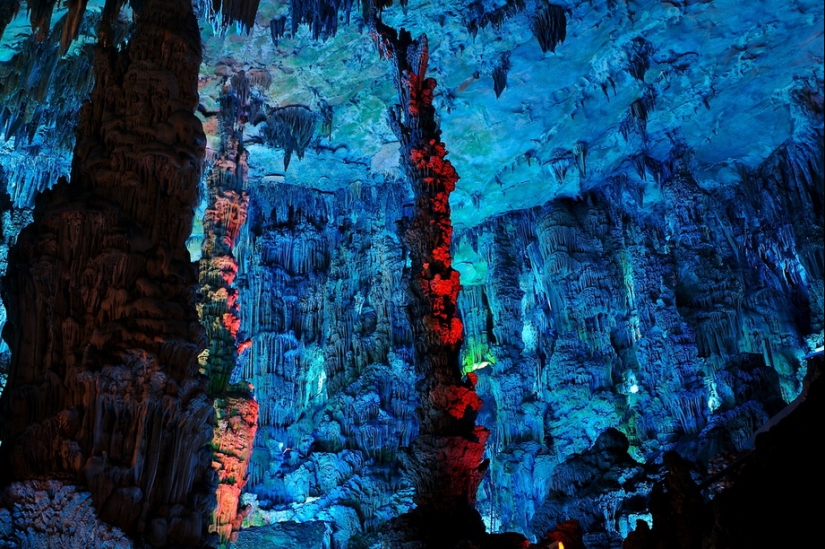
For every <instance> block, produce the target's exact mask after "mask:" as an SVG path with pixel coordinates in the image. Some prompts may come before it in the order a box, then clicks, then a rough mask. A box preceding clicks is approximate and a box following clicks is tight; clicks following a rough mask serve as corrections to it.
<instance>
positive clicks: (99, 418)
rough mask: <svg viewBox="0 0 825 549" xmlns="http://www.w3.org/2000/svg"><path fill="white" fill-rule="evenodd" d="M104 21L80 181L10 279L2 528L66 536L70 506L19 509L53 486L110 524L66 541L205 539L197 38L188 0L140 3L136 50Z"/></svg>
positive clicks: (46, 539) (57, 197)
mask: <svg viewBox="0 0 825 549" xmlns="http://www.w3.org/2000/svg"><path fill="white" fill-rule="evenodd" d="M107 23H110V22H105V21H104V26H103V27H102V29H103V30H102V31H101V36H102V37H103V38H102V40H101V43H100V44H99V45H98V46H97V48H96V50H95V60H94V70H95V74H94V75H95V86H94V89H93V90H92V93H91V96H90V98H89V100H88V102H87V103H85V105H84V107H83V109H82V112H81V115H80V123H79V126H78V130H77V136H78V140H77V145H76V147H75V155H74V161H73V165H72V180H71V182H70V183H68V182H63V183H61V184H59V185H57V186H56V187H55V188H54V189H52V190H51V191H49V192H47V193H44V194H43V195H41V196H40V197H39V199H38V203H37V206H36V208H35V214H34V217H35V219H34V222H33V223H32V224H31V225H30V226H29V227H27V228H26V230H24V231H23V232H22V233H21V234H20V236H19V237H18V240H17V245H16V247H14V248H13V249H12V251H11V253H10V257H9V268H8V272H7V273H6V276H5V279H4V283H3V294H4V295H3V299H4V302H5V304H6V307H7V308H8V315H9V322H8V323H7V324H6V327H5V330H4V337H5V339H6V341H7V342H8V344H9V347H10V349H11V355H12V358H11V365H10V374H9V381H8V384H7V386H6V389H5V391H4V393H3V397H2V401H1V402H0V404H1V405H2V414H3V419H4V421H3V445H2V451H1V452H2V453H1V454H0V460H2V463H3V466H2V471H3V475H4V477H5V482H6V483H8V482H10V481H13V484H12V485H11V486H10V487H9V488H8V489H7V491H6V501H7V502H9V510H10V512H11V514H12V517H13V519H14V522H13V528H12V529H13V532H12V533H10V534H8V533H7V534H6V539H8V540H11V541H17V542H19V543H24V540H28V542H30V543H35V541H36V543H38V544H47V543H49V544H51V543H55V541H54V540H53V539H51V538H52V536H53V535H56V534H55V532H56V531H57V530H55V527H54V526H53V525H52V524H51V523H52V522H53V521H58V522H61V521H62V520H64V518H62V517H61V514H62V513H65V512H67V511H60V507H59V506H57V508H56V510H55V511H54V512H44V513H42V514H38V513H36V512H35V513H32V514H28V515H26V513H27V511H26V509H28V507H26V505H27V503H26V502H27V501H28V500H27V497H28V496H26V493H27V491H31V490H39V491H43V490H45V491H46V492H47V493H48V494H54V495H53V496H51V495H50V496H49V497H52V498H62V499H63V500H65V499H67V498H68V499H69V500H72V501H73V502H74V503H71V504H64V505H68V506H69V507H70V508H76V506H77V505H82V504H83V505H88V504H86V503H84V501H87V498H88V497H89V494H90V496H91V503H92V505H93V506H94V509H95V510H96V512H97V514H98V516H99V517H100V519H101V520H102V521H104V522H105V523H107V524H108V525H110V526H109V527H106V528H101V527H98V526H97V524H98V523H97V522H89V521H88V520H86V519H84V520H83V521H81V522H80V524H78V526H79V528H77V529H76V530H74V534H72V535H69V533H66V534H65V537H64V538H62V539H64V541H63V543H65V546H67V547H80V546H90V545H93V544H96V543H102V542H103V541H105V540H120V542H119V543H121V545H122V544H123V543H125V541H124V538H123V537H122V535H120V534H117V531H118V530H120V531H122V532H124V533H125V534H127V535H128V536H129V538H130V539H131V541H133V542H136V543H138V544H148V545H150V546H153V547H167V546H188V547H201V546H203V545H204V544H205V543H206V539H207V526H208V524H209V520H210V514H211V509H212V508H213V507H214V504H215V495H214V473H213V471H212V469H211V461H212V452H211V448H210V442H211V440H212V422H213V417H214V409H213V407H212V402H211V401H210V400H209V399H207V395H206V382H207V379H206V378H205V377H204V376H202V375H201V374H200V373H199V372H198V368H199V365H198V355H199V354H200V353H201V351H202V349H203V348H204V347H205V345H206V341H205V338H204V331H203V328H202V327H201V325H200V323H199V322H198V316H197V312H196V310H195V295H194V292H193V288H194V286H195V284H196V282H197V275H196V269H195V266H194V265H193V264H192V263H191V262H190V260H189V253H188V251H187V249H186V247H185V243H186V240H187V238H188V236H189V233H190V231H191V227H192V216H193V213H194V209H193V205H194V203H195V201H196V198H197V196H198V183H199V179H200V173H201V161H202V159H203V155H204V146H205V144H206V143H205V136H204V133H203V129H202V127H201V122H200V121H199V120H198V119H197V118H196V117H195V115H194V114H193V113H194V110H195V107H196V106H197V104H198V92H197V81H198V69H199V66H200V62H201V43H200V35H199V32H198V26H197V21H196V19H195V16H194V13H193V10H192V6H191V4H190V3H189V2H187V1H185V0H182V1H177V0H173V1H167V0H163V1H158V0H150V1H147V2H145V3H143V4H142V6H141V7H140V9H139V10H138V13H137V21H136V27H135V30H134V33H133V35H132V37H131V40H130V42H129V44H128V45H127V46H125V47H121V45H120V44H113V43H109V42H107V40H106V36H105V28H106V25H107ZM43 478H46V479H55V481H57V480H58V479H59V482H57V485H56V486H54V487H47V486H45V485H44V484H43V481H42V480H39V479H43ZM37 493H38V494H40V493H41V492H37ZM58 494H59V496H58ZM39 497H40V496H38V498H39ZM73 512H74V511H73ZM20 513H23V516H24V517H25V518H23V519H21V518H20V517H21V515H20ZM87 516H88V515H87ZM92 516H93V515H92ZM67 518H68V519H69V520H71V518H70V516H69V517H67ZM30 528H31V529H33V530H34V532H39V535H33V534H32V533H31V532H30V531H29V530H28V529H30ZM90 529H91V530H94V529H97V532H98V535H92V534H91V533H90V531H89V530H90ZM64 531H65V528H64ZM32 537H36V538H37V539H36V540H34V539H32ZM84 544H87V545H84Z"/></svg>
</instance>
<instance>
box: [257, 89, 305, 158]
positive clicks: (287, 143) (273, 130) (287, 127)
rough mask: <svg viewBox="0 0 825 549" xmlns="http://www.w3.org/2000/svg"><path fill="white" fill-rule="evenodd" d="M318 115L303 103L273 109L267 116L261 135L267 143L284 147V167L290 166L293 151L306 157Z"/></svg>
mask: <svg viewBox="0 0 825 549" xmlns="http://www.w3.org/2000/svg"><path fill="white" fill-rule="evenodd" d="M316 122H317V115H316V114H315V113H314V112H312V111H311V110H309V109H308V108H307V107H304V106H303V105H290V106H287V107H280V108H275V109H272V110H271V111H270V112H269V114H268V115H267V117H266V123H265V125H264V127H263V129H262V130H261V135H262V136H263V138H264V141H265V142H266V143H267V145H269V146H271V147H277V148H279V149H284V169H287V168H288V167H289V160H290V158H292V153H293V152H296V153H298V158H303V157H304V152H305V151H306V149H307V147H308V146H309V143H310V141H311V140H312V136H313V134H314V133H315V124H316Z"/></svg>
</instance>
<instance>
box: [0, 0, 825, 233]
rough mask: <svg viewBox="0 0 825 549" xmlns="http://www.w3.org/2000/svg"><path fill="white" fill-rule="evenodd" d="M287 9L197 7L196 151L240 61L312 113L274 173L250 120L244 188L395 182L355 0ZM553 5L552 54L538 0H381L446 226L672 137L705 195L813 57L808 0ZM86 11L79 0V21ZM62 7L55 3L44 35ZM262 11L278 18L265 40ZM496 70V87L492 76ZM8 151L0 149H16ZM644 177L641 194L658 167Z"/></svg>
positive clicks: (374, 71) (580, 180) (771, 118)
mask: <svg viewBox="0 0 825 549" xmlns="http://www.w3.org/2000/svg"><path fill="white" fill-rule="evenodd" d="M291 5H292V4H291V3H289V2H284V1H274V2H268V1H264V2H262V3H261V5H260V7H259V9H258V11H257V15H256V17H255V22H254V24H253V25H252V26H251V28H249V29H245V28H244V26H243V25H241V24H231V25H230V26H229V28H221V26H220V25H218V24H216V23H214V22H212V21H210V20H208V18H207V17H205V16H202V17H201V29H202V37H203V51H204V63H203V66H202V69H201V84H200V88H201V105H202V109H201V112H202V114H204V113H205V116H203V120H204V123H205V129H206V131H207V134H209V137H210V146H211V148H212V149H213V150H214V149H215V148H216V147H217V146H218V145H217V143H218V140H219V138H218V135H217V124H216V122H215V120H214V117H212V118H210V117H209V116H208V115H209V113H210V112H215V111H217V110H218V105H217V101H218V97H219V95H220V90H221V88H222V86H224V85H225V83H226V81H227V79H228V78H230V77H231V76H232V75H233V74H236V73H238V72H239V71H241V70H244V71H246V72H247V73H248V74H249V75H250V76H251V77H252V81H253V82H254V83H255V85H254V89H253V93H254V94H256V95H257V96H259V97H260V99H261V102H262V103H263V104H264V105H265V106H264V107H263V108H264V109H265V108H273V107H284V106H289V105H303V106H305V107H307V108H309V109H311V110H312V111H314V112H316V113H317V114H318V117H317V119H318V129H317V131H316V132H315V136H314V137H313V140H312V142H311V143H310V145H309V147H308V148H307V150H306V151H305V154H304V155H303V158H302V159H297V160H295V161H293V162H292V163H291V164H290V165H289V167H288V168H287V169H284V162H283V160H284V158H283V157H284V151H283V150H279V149H277V148H273V147H270V146H267V145H266V144H265V143H264V142H262V141H263V140H262V139H260V138H259V135H258V134H259V130H260V129H261V124H253V122H254V121H253V120H250V122H249V123H248V124H247V128H246V135H245V137H246V139H247V149H248V150H249V165H250V179H251V180H256V179H259V180H262V181H277V182H285V183H288V184H295V185H301V186H306V187H310V188H317V189H326V190H330V189H334V188H339V187H341V186H346V185H351V184H352V183H353V182H356V181H360V182H361V183H362V184H373V183H375V184H380V183H381V181H383V180H385V179H386V178H397V177H398V175H399V172H398V170H399V166H398V142H397V140H396V138H395V136H394V135H393V134H392V132H391V131H390V128H389V126H388V123H387V111H388V108H389V107H390V106H391V105H393V104H395V103H396V102H397V99H396V93H395V91H394V87H393V84H392V80H391V78H390V77H389V73H388V65H387V64H386V62H385V61H384V60H382V59H381V58H380V57H379V55H378V54H377V51H376V48H375V45H374V43H373V40H372V39H371V37H370V32H369V29H368V28H366V26H365V24H364V21H363V19H362V16H361V14H360V7H359V6H353V7H352V8H351V9H350V10H346V9H341V10H340V11H339V16H338V17H339V22H338V24H337V32H329V29H328V28H327V27H328V26H329V25H326V26H323V27H321V28H319V25H317V24H316V25H315V28H314V29H311V28H310V26H309V25H307V24H306V23H303V24H301V25H299V26H298V28H297V32H294V33H293V32H292V27H293V25H292V21H291V19H290V17H291ZM297 5H300V2H298V3H297ZM558 6H560V7H561V8H563V10H564V16H565V19H566V32H565V33H564V34H565V35H563V41H560V42H559V43H558V44H555V47H554V48H553V49H554V50H555V51H551V49H550V46H552V45H553V44H543V45H544V47H545V48H546V49H547V51H542V50H543V48H542V44H540V42H539V40H538V39H537V37H536V35H537V34H540V31H539V30H538V29H537V23H536V21H537V20H538V18H539V16H540V12H541V10H542V9H546V8H545V2H537V1H535V0H516V1H511V2H509V3H504V2H501V1H480V0H476V1H473V2H467V1H451V2H439V3H435V2H415V1H413V2H409V3H408V4H407V5H406V6H400V5H392V6H390V7H387V8H385V9H384V10H383V19H384V21H385V22H387V23H388V24H390V25H392V26H394V27H396V28H398V27H404V28H407V29H409V30H410V31H411V33H412V34H413V35H414V36H415V35H418V34H421V33H426V35H427V37H428V38H429V43H430V73H429V74H430V75H431V76H432V77H434V78H435V79H436V80H437V81H438V87H437V88H436V97H435V104H436V108H437V112H438V114H439V116H440V121H441V127H442V130H443V139H444V141H445V143H446V144H447V147H448V150H449V152H450V159H451V160H452V162H453V164H454V165H455V166H456V169H457V171H458V173H459V175H460V177H461V180H460V181H459V183H458V188H457V190H456V192H455V193H454V195H453V197H452V202H451V204H452V208H453V221H454V223H455V225H456V228H457V230H459V231H460V230H461V229H462V228H467V227H472V226H475V225H477V224H479V223H480V222H482V221H483V220H485V219H487V218H489V217H490V216H495V215H497V214H501V213H503V212H507V211H510V210H515V209H522V208H529V207H533V206H539V205H541V204H543V203H545V202H547V201H548V200H550V199H552V198H554V197H558V196H568V197H576V196H580V195H581V194H582V193H583V192H586V191H587V190H589V189H592V188H594V187H598V186H600V185H602V184H604V182H605V181H606V180H608V179H609V178H610V177H611V176H615V175H618V174H630V176H631V177H634V178H640V175H641V177H644V176H645V175H646V174H644V173H643V172H644V169H642V173H641V174H640V173H639V170H638V169H634V159H635V158H638V157H640V156H649V157H652V158H657V159H660V160H661V159H663V158H666V157H667V156H668V154H669V153H670V151H671V150H672V149H673V148H674V147H682V148H685V147H687V148H689V149H690V150H691V151H692V156H693V158H692V163H693V172H694V176H695V177H696V178H697V180H698V182H699V183H700V185H702V186H703V187H706V188H710V187H714V186H718V185H724V184H726V183H730V182H733V181H736V180H737V178H738V175H737V174H738V173H739V170H740V168H741V167H742V166H745V167H748V168H754V167H755V166H757V165H758V164H759V163H760V162H762V161H763V160H764V159H765V158H766V157H767V156H768V155H769V154H770V153H771V152H772V151H773V150H774V149H776V147H777V146H778V145H780V144H781V143H783V142H784V141H785V140H787V139H789V138H790V137H792V136H793V135H794V132H795V131H796V129H797V126H798V124H796V119H795V113H794V112H792V110H791V107H790V104H791V101H790V94H791V92H792V90H794V89H795V86H796V85H797V84H796V83H797V81H798V80H799V79H805V78H809V77H811V76H812V74H814V72H815V71H816V70H817V68H816V67H817V66H818V65H821V61H822V49H823V38H822V14H821V11H822V10H821V7H822V6H821V2H817V1H797V2H790V3H786V4H782V5H779V4H775V3H769V2H757V3H754V4H749V5H748V6H747V8H744V7H743V6H742V4H741V3H740V2H734V1H732V0H730V1H718V2H624V1H594V2H560V3H558ZM101 9H102V2H100V1H99V0H92V1H90V2H89V4H88V6H87V12H86V15H85V17H86V19H93V18H94V16H95V13H96V12H99V11H100V10H101ZM207 11H208V10H205V9H201V13H202V14H203V13H206V12H207ZM65 13H66V8H65V7H64V6H62V5H60V4H58V9H56V10H55V12H54V14H53V16H52V19H51V20H52V25H53V27H54V26H57V25H60V24H62V22H61V20H62V17H63V15H64V14H65ZM125 13H127V15H126V16H127V17H128V10H126V12H125ZM29 18H30V14H29V13H28V11H27V8H26V4H25V3H23V4H22V7H21V9H20V10H19V12H18V13H17V15H16V17H15V18H14V19H12V20H11V22H10V23H9V24H8V26H7V28H6V31H5V33H4V34H3V41H2V47H0V60H2V61H3V62H5V63H7V64H8V63H10V62H11V60H12V58H13V57H14V55H15V54H16V53H18V52H20V51H22V50H24V49H25V48H27V47H31V44H32V41H31V40H30V38H29V37H30V35H31V33H32V29H31V24H30V22H29ZM273 20H281V21H282V24H283V26H284V31H283V36H281V37H279V38H277V39H274V38H273V36H274V35H273V30H272V25H271V22H272V21H273ZM314 35H317V36H314ZM561 38H562V37H557V39H561ZM83 42H87V43H88V42H93V31H92V30H87V31H86V34H84V33H83V32H82V30H81V33H80V37H79V39H78V41H77V43H75V44H74V45H73V46H72V48H73V49H70V51H69V55H71V54H72V52H73V51H76V50H77V48H78V47H79V45H78V44H80V43H83ZM7 70H8V69H7ZM820 70H821V66H820ZM502 72H503V73H504V74H505V75H506V76H505V80H506V85H505V87H504V88H503V90H498V91H499V92H500V95H498V94H497V93H496V92H497V90H496V89H495V87H496V86H495V84H494V73H498V76H499V77H500V76H501V73H502ZM497 95H498V96H497ZM8 106H9V105H7V107H8ZM640 107H641V109H640ZM324 109H326V110H325V111H324ZM29 110H30V111H31V107H29ZM322 111H323V113H324V114H323V116H322V115H321V114H322ZM330 113H331V114H330ZM324 117H326V118H325V119H324V121H322V118H324ZM330 118H331V120H330ZM330 121H331V123H330ZM324 122H326V125H325V123H324ZM744 135H747V138H743V136H744ZM5 147H6V151H5V152H4V156H8V155H10V154H13V153H10V152H9V150H8V147H9V144H8V143H6V145H5ZM17 150H18V151H19V148H17ZM646 179H648V181H649V182H650V187H651V189H650V196H651V198H652V199H655V198H656V190H655V188H654V187H655V177H651V178H646Z"/></svg>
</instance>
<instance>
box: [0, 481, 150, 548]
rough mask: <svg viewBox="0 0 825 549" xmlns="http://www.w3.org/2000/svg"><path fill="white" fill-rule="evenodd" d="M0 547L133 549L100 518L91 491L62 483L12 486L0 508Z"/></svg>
mask: <svg viewBox="0 0 825 549" xmlns="http://www.w3.org/2000/svg"><path fill="white" fill-rule="evenodd" d="M0 547H3V548H9V549H12V548H17V547H32V548H38V549H86V548H88V547H100V548H101V549H131V548H132V547H134V544H133V542H132V540H131V539H129V537H127V536H126V535H125V534H124V533H123V532H122V531H121V530H120V529H119V528H116V527H113V526H111V525H109V524H106V523H105V522H103V521H101V520H100V519H99V518H98V514H97V512H96V510H95V507H94V505H93V504H92V498H91V496H90V494H89V493H88V492H85V491H83V490H82V489H79V488H78V487H77V486H72V485H70V484H66V483H65V482H63V481H60V480H31V481H23V482H15V483H13V484H11V485H10V486H9V487H8V488H7V489H6V491H5V492H4V494H3V501H2V507H0Z"/></svg>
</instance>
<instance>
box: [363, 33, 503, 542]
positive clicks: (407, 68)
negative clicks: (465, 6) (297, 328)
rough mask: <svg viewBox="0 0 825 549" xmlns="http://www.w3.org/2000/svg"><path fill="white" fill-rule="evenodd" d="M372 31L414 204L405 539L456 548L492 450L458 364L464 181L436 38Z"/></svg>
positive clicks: (472, 523)
mask: <svg viewBox="0 0 825 549" xmlns="http://www.w3.org/2000/svg"><path fill="white" fill-rule="evenodd" d="M373 28H374V32H375V37H376V40H377V42H378V47H379V50H380V51H381V54H382V55H383V56H385V57H387V58H389V59H390V60H391V61H392V63H393V65H394V68H395V72H394V74H393V77H394V80H395V84H396V88H397V89H398V92H399V100H400V105H399V106H398V107H397V108H396V109H395V110H393V111H391V112H390V117H391V123H392V125H393V130H394V131H395V133H396V135H397V136H398V138H399V140H400V142H401V164H402V166H403V168H404V171H405V173H406V176H407V178H408V181H409V183H410V185H411V186H412V188H413V194H414V197H415V208H414V211H413V217H412V219H410V220H409V222H408V223H407V225H406V227H405V231H404V237H405V240H406V243H407V246H408V247H409V250H410V261H411V273H412V276H411V284H410V294H411V300H410V308H409V313H410V320H411V325H412V332H413V337H414V342H415V366H416V371H417V373H418V374H419V375H420V381H419V382H418V384H417V390H418V394H419V395H420V396H421V403H420V405H419V407H418V409H417V415H418V419H419V421H420V424H419V435H418V436H417V437H416V438H415V440H414V441H413V443H412V445H411V447H410V450H409V454H408V455H407V457H406V459H405V460H404V465H405V469H406V472H407V474H408V476H409V478H410V480H411V482H412V483H413V485H414V486H415V497H414V501H415V503H416V506H417V508H416V509H415V511H413V512H412V513H410V514H408V515H407V516H405V517H401V519H400V521H399V524H404V523H406V525H405V526H403V527H402V529H404V530H405V532H404V536H402V537H405V538H406V539H413V540H417V541H421V542H423V543H425V544H426V546H431V547H438V546H442V545H443V546H452V544H454V543H455V542H457V541H459V540H462V539H467V540H469V539H478V538H480V537H481V536H482V535H483V533H484V526H483V524H482V522H481V518H480V516H479V514H478V512H477V511H476V510H475V501H476V491H477V489H478V485H479V484H480V482H481V479H482V477H483V476H484V473H485V471H486V468H487V464H486V462H485V461H483V453H484V442H485V441H486V440H487V436H488V431H487V429H486V428H484V427H481V426H477V425H475V418H476V415H477V414H478V411H479V409H480V408H481V404H482V402H481V399H480V398H479V397H478V395H477V394H476V392H475V390H474V385H473V382H472V380H471V379H466V380H462V374H461V369H460V366H459V349H460V347H461V343H462V341H463V326H462V323H461V320H459V318H458V310H457V307H456V300H457V298H458V292H459V289H460V285H459V274H458V272H457V271H456V270H454V269H453V268H452V258H451V256H450V242H451V238H452V231H453V228H452V223H451V221H450V204H449V196H450V193H451V192H452V191H453V190H454V189H455V184H456V181H458V174H456V171H455V169H454V168H453V166H452V164H450V161H449V160H446V156H447V150H446V147H445V145H444V143H442V142H441V140H440V133H441V132H440V130H439V129H438V124H437V123H436V121H435V109H434V108H433V105H432V99H433V89H434V88H435V85H436V82H435V80H434V79H432V78H426V76H425V73H426V70H427V60H428V56H429V53H428V50H427V37H426V36H421V37H420V38H418V39H417V40H413V39H412V38H411V36H410V34H409V33H408V32H407V31H405V30H403V29H402V30H401V32H400V34H398V33H396V31H395V30H394V29H391V28H389V27H387V26H385V25H383V24H382V23H381V22H380V21H375V22H374V26H373ZM445 532H448V533H446V534H445Z"/></svg>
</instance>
